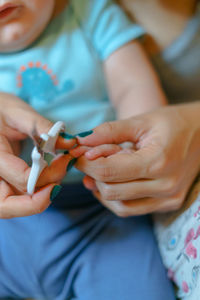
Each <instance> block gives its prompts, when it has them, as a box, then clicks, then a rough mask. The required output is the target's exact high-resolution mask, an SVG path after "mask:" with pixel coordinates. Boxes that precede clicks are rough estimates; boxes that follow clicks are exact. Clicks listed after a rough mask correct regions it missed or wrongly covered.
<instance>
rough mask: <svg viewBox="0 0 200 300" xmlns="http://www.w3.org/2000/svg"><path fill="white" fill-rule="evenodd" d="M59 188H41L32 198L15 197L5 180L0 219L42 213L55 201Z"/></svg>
mask: <svg viewBox="0 0 200 300" xmlns="http://www.w3.org/2000/svg"><path fill="white" fill-rule="evenodd" d="M55 192H58V186H56V185H55V184H50V185H48V186H46V187H43V188H41V189H40V190H38V191H37V192H36V193H34V194H33V195H32V196H30V195H15V194H14V192H13V190H12V189H11V187H10V186H9V185H8V184H7V183H6V182H5V181H3V180H1V181H0V218H1V219H9V218H15V217H24V216H30V215H34V214H38V213H41V212H42V211H44V210H45V209H46V208H47V207H48V206H49V205H50V203H51V201H50V199H52V200H53V197H54V196H55Z"/></svg>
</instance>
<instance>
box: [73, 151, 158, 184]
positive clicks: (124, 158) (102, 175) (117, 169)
mask: <svg viewBox="0 0 200 300" xmlns="http://www.w3.org/2000/svg"><path fill="white" fill-rule="evenodd" d="M159 163H160V162H159V161H158V158H157V157H156V155H155V151H154V149H153V147H152V148H151V147H149V149H147V148H145V147H144V148H141V149H139V150H137V151H134V152H131V153H130V152H126V153H124V152H123V151H122V152H120V153H116V154H113V155H111V156H108V157H100V158H97V159H96V160H94V161H90V160H88V159H87V158H86V157H85V156H81V157H80V158H79V159H78V161H77V163H76V167H77V168H78V169H79V170H80V171H82V172H84V173H85V174H86V175H88V176H90V177H92V178H94V179H95V180H97V181H102V182H127V181H132V180H135V179H142V178H147V179H151V178H153V177H154V175H155V174H156V172H157V170H158V168H159V167H161V166H159Z"/></svg>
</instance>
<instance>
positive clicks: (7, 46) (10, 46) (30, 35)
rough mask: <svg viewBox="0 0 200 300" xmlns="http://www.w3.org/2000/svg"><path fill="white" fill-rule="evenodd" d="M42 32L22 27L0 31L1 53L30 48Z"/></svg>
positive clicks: (16, 26) (12, 27)
mask: <svg viewBox="0 0 200 300" xmlns="http://www.w3.org/2000/svg"><path fill="white" fill-rule="evenodd" d="M41 31H42V30H37V31H33V32H32V31H31V30H27V28H21V27H20V25H15V26H7V27H6V28H4V30H1V29H0V53H12V52H18V51H22V50H24V49H26V48H27V47H29V46H30V45H31V44H32V43H33V42H34V41H35V40H36V39H37V38H38V37H39V36H40V34H41Z"/></svg>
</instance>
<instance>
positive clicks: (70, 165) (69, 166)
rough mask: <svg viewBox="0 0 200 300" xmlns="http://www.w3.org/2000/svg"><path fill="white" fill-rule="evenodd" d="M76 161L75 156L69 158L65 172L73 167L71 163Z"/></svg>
mask: <svg viewBox="0 0 200 300" xmlns="http://www.w3.org/2000/svg"><path fill="white" fill-rule="evenodd" d="M76 161H77V158H75V157H74V158H72V160H70V162H69V163H68V165H67V172H68V171H69V170H71V168H72V167H73V165H74V164H75V163H76Z"/></svg>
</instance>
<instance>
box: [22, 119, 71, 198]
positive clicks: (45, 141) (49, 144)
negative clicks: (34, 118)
mask: <svg viewBox="0 0 200 300" xmlns="http://www.w3.org/2000/svg"><path fill="white" fill-rule="evenodd" d="M64 130H65V124H64V123H63V122H62V121H58V122H56V123H55V124H54V125H53V126H52V127H51V129H50V130H49V132H48V133H43V134H41V135H40V137H39V136H37V134H35V132H34V134H33V140H34V143H35V147H34V148H33V150H32V153H31V158H32V167H31V172H30V175H29V178H28V184H27V193H28V194H30V195H32V194H33V193H34V190H35V186H36V183H37V181H38V178H39V176H40V174H41V172H42V171H43V170H44V168H45V167H46V166H47V165H48V163H47V162H46V160H45V159H44V155H45V154H46V153H48V154H52V155H54V156H55V155H56V152H55V144H56V141H57V138H58V135H59V133H60V132H61V131H64Z"/></svg>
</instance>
